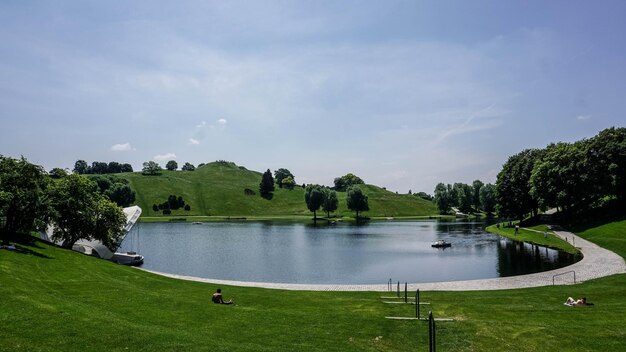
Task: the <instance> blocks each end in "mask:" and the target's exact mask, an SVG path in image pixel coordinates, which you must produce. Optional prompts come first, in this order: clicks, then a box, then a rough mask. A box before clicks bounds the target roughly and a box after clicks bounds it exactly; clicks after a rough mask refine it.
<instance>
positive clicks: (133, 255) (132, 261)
mask: <svg viewBox="0 0 626 352" xmlns="http://www.w3.org/2000/svg"><path fill="white" fill-rule="evenodd" d="M111 261H112V262H114V263H117V264H123V265H131V266H139V265H141V264H143V255H140V254H137V252H132V251H131V252H125V253H119V252H116V253H114V254H113V257H112V258H111Z"/></svg>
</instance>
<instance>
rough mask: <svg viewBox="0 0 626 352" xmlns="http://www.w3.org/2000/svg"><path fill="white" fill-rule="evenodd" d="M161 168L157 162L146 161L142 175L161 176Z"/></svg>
mask: <svg viewBox="0 0 626 352" xmlns="http://www.w3.org/2000/svg"><path fill="white" fill-rule="evenodd" d="M161 170H163V169H161V166H160V165H159V164H158V163H157V162H155V161H146V162H144V163H143V169H142V173H143V174H144V175H151V176H154V175H160V174H161Z"/></svg>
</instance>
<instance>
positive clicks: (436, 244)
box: [431, 240, 452, 248]
mask: <svg viewBox="0 0 626 352" xmlns="http://www.w3.org/2000/svg"><path fill="white" fill-rule="evenodd" d="M431 246H432V247H436V248H446V247H450V246H452V243H450V242H448V241H446V240H437V241H435V242H433V244H432V245H431Z"/></svg>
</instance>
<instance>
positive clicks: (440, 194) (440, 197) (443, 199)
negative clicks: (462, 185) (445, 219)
mask: <svg viewBox="0 0 626 352" xmlns="http://www.w3.org/2000/svg"><path fill="white" fill-rule="evenodd" d="M451 200H452V194H451V192H450V185H448V186H446V185H445V184H443V183H438V184H437V186H435V204H436V205H437V208H438V209H439V213H440V214H448V213H449V212H450V210H452V204H451V203H452V202H451Z"/></svg>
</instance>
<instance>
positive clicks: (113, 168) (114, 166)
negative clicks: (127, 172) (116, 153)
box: [107, 161, 122, 174]
mask: <svg viewBox="0 0 626 352" xmlns="http://www.w3.org/2000/svg"><path fill="white" fill-rule="evenodd" d="M107 169H108V173H110V174H119V173H120V172H122V164H120V163H118V162H117V161H110V162H109V165H108V167H107Z"/></svg>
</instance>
